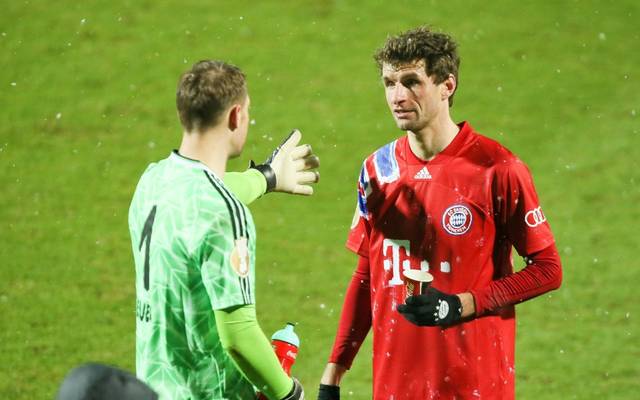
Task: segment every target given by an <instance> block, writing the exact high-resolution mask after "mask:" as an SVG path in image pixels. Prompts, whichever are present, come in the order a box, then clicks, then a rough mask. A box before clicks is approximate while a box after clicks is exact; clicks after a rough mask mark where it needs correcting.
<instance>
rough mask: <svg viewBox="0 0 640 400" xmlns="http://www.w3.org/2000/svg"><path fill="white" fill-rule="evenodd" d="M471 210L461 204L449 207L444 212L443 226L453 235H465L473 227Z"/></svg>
mask: <svg viewBox="0 0 640 400" xmlns="http://www.w3.org/2000/svg"><path fill="white" fill-rule="evenodd" d="M472 222H473V216H472V215H471V210H469V209H468V208H467V207H466V206H463V205H461V204H456V205H453V206H451V207H449V208H447V209H446V210H445V212H444V214H442V227H443V228H444V230H446V231H447V232H448V233H450V234H451V235H463V234H465V233H467V231H468V230H469V228H471V223H472Z"/></svg>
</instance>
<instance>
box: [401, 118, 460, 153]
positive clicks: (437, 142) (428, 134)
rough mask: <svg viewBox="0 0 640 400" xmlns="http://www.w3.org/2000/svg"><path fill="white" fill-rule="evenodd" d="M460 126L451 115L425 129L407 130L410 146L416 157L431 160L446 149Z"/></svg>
mask: <svg viewBox="0 0 640 400" xmlns="http://www.w3.org/2000/svg"><path fill="white" fill-rule="evenodd" d="M459 130H460V128H459V127H458V125H456V123H455V122H453V120H452V119H451V117H450V116H449V115H447V116H446V118H443V119H442V120H441V121H440V120H438V121H434V122H432V123H431V124H429V125H427V126H426V127H424V128H423V129H421V130H419V131H416V132H412V131H409V132H407V135H408V138H409V147H410V148H411V151H412V152H413V154H415V155H416V157H418V158H420V159H421V160H424V161H429V160H431V159H432V158H434V157H435V156H436V155H437V154H438V153H440V152H441V151H442V150H444V149H445V148H446V147H447V146H448V145H449V144H450V143H451V142H452V141H453V139H454V138H455V137H456V135H457V134H458V131H459Z"/></svg>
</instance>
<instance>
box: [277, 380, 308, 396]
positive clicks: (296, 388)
mask: <svg viewBox="0 0 640 400" xmlns="http://www.w3.org/2000/svg"><path fill="white" fill-rule="evenodd" d="M282 400H304V389H303V388H302V385H301V384H300V382H299V381H298V380H297V379H296V378H293V389H291V391H290V392H289V394H288V395H286V396H285V397H284V398H283V399H282Z"/></svg>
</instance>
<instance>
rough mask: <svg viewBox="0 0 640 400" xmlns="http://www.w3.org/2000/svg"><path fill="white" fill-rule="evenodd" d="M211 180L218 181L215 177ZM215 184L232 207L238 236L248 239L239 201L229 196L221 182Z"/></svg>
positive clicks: (245, 218)
mask: <svg viewBox="0 0 640 400" xmlns="http://www.w3.org/2000/svg"><path fill="white" fill-rule="evenodd" d="M209 175H211V174H209ZM211 178H212V180H213V181H219V179H217V178H216V177H215V176H212V177H211ZM216 184H217V185H218V187H219V188H220V189H221V190H222V191H223V192H224V193H225V195H226V197H227V199H229V202H230V203H231V205H232V206H233V209H234V210H235V216H236V218H237V222H238V232H239V233H238V236H239V237H245V238H247V239H248V235H247V231H248V229H247V216H246V215H245V212H244V206H243V205H242V204H241V203H240V201H238V199H236V197H235V196H234V195H233V194H231V192H229V190H228V189H227V188H226V187H225V186H224V185H223V184H222V183H221V182H216Z"/></svg>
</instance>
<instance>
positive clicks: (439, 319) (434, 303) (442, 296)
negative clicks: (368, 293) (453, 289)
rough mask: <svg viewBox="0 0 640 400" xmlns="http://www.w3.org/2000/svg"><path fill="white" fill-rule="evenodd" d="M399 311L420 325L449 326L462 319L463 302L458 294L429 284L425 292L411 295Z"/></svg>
mask: <svg viewBox="0 0 640 400" xmlns="http://www.w3.org/2000/svg"><path fill="white" fill-rule="evenodd" d="M397 309H398V312H399V313H400V314H402V316H403V317H405V318H406V319H407V321H409V322H411V323H412V324H415V325H418V326H447V325H453V324H455V323H456V322H458V321H460V318H461V314H462V304H461V303H460V298H459V297H458V296H456V295H451V294H446V293H443V292H441V291H439V290H438V289H436V288H434V287H431V286H429V288H428V289H427V291H426V292H425V293H424V294H421V295H418V296H409V297H407V300H406V301H405V304H400V305H398V308H397Z"/></svg>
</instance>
